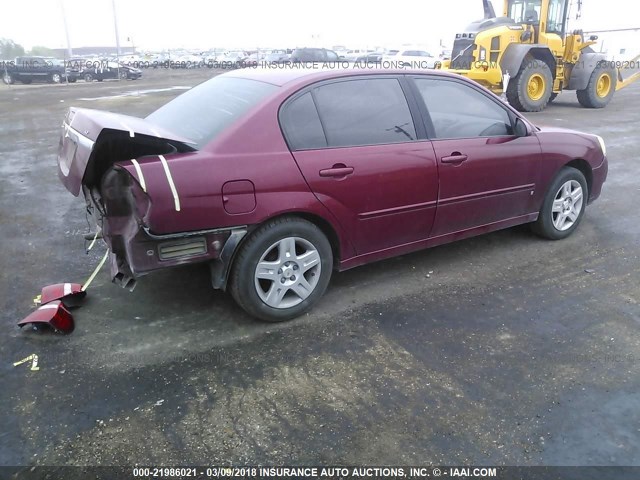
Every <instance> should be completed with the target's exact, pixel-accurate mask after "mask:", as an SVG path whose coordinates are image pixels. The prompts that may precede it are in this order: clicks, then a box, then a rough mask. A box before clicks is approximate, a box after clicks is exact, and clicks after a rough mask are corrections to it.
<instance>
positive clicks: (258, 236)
mask: <svg viewBox="0 0 640 480" xmlns="http://www.w3.org/2000/svg"><path fill="white" fill-rule="evenodd" d="M240 248H241V249H240V252H239V253H238V256H237V258H236V260H235V261H234V263H233V266H232V269H231V277H230V280H229V281H230V290H231V295H232V296H233V298H234V299H235V301H236V302H237V303H238V304H239V305H240V306H241V307H242V308H243V309H244V310H245V311H247V313H249V314H250V315H252V316H254V317H257V318H259V319H261V320H265V321H267V322H281V321H284V320H290V319H292V318H295V317H297V316H299V315H301V314H302V313H304V312H306V311H307V310H309V309H310V308H311V307H312V306H313V305H314V304H315V303H316V302H317V301H318V300H319V299H320V297H322V295H323V294H324V291H325V290H326V288H327V285H328V284H329V279H330V278H331V271H332V269H333V253H332V250H331V244H330V243H329V241H328V240H327V237H326V236H325V235H324V234H323V233H322V231H321V230H320V229H319V228H318V227H317V226H316V225H314V224H313V223H310V222H307V221H306V220H302V219H298V218H289V217H287V218H280V219H276V220H272V221H270V222H268V223H266V224H265V225H263V226H261V227H260V228H258V229H257V230H256V231H255V232H253V233H252V234H251V236H250V237H249V239H248V240H247V241H246V243H244V244H243V245H242V246H241V247H240Z"/></svg>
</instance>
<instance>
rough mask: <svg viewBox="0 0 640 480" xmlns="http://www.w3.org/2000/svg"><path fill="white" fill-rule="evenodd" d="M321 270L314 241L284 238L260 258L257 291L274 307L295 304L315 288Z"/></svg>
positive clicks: (257, 271) (256, 276) (287, 306)
mask: <svg viewBox="0 0 640 480" xmlns="http://www.w3.org/2000/svg"><path fill="white" fill-rule="evenodd" d="M320 269H321V261H320V253H319V252H318V250H317V248H316V247H315V246H314V245H313V244H312V243H311V242H309V241H308V240H305V239H304V238H300V237H287V238H283V239H281V240H278V241H277V242H275V243H274V244H272V245H271V246H270V247H269V248H267V250H266V251H265V252H264V254H263V255H262V256H261V257H260V261H259V262H258V264H257V266H256V271H255V274H254V279H255V288H256V292H257V293H258V296H259V297H260V299H261V300H262V301H263V302H264V303H265V304H267V305H268V306H270V307H272V308H280V309H284V308H291V307H294V306H296V305H298V304H299V303H301V302H303V301H304V300H305V299H306V298H307V297H309V295H311V293H312V292H313V291H314V289H315V288H316V286H317V284H318V280H319V279H320Z"/></svg>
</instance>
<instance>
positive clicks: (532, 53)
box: [436, 0, 640, 112]
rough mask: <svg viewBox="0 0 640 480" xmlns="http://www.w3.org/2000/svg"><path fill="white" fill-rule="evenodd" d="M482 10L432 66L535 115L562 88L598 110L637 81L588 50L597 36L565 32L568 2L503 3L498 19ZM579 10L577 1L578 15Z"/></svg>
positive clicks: (509, 0) (516, 0)
mask: <svg viewBox="0 0 640 480" xmlns="http://www.w3.org/2000/svg"><path fill="white" fill-rule="evenodd" d="M483 6H484V13H485V15H484V16H485V18H484V19H483V20H479V21H477V22H473V23H472V24H471V25H469V26H468V27H467V28H466V30H465V31H464V32H462V33H458V34H456V38H455V41H454V44H453V51H452V53H451V60H447V61H445V62H443V63H442V64H441V65H439V66H437V67H436V68H442V69H443V70H449V71H451V72H454V73H458V74H460V75H464V76H465V77H468V78H471V79H473V80H475V81H477V82H478V83H480V84H482V85H484V86H485V87H487V88H489V89H490V90H492V91H493V92H494V93H497V94H503V95H505V96H506V98H507V100H508V101H509V103H510V104H511V105H512V106H514V107H515V108H517V109H518V110H520V111H523V112H539V111H541V110H543V109H544V108H545V107H546V106H547V104H548V103H549V102H552V101H553V99H554V98H555V97H556V96H557V95H558V94H559V93H560V92H562V91H563V90H575V91H576V92H577V96H578V101H579V102H580V104H581V105H582V106H584V107H587V108H603V107H605V106H606V105H607V104H608V103H609V101H611V98H612V97H613V94H614V93H615V92H616V91H617V90H620V89H621V88H624V87H626V86H627V85H629V84H630V83H632V82H634V81H635V80H638V78H640V73H635V74H633V75H631V76H630V77H629V78H627V79H626V80H623V78H622V74H621V73H620V71H619V70H618V69H616V68H615V65H614V64H613V62H609V61H607V58H606V56H605V55H604V54H602V53H596V52H595V51H594V50H593V49H592V48H591V45H593V44H595V43H596V40H597V39H598V37H596V36H590V37H589V38H588V39H587V40H585V38H584V34H583V32H582V31H580V30H576V31H573V32H571V33H568V32H567V24H568V20H569V16H570V15H571V12H570V9H571V8H572V7H574V5H572V4H571V3H570V0H504V12H503V13H504V16H503V17H496V15H495V12H494V10H493V6H492V4H491V3H490V1H489V0H483ZM581 6H582V0H577V8H578V12H577V14H578V15H579V11H580V8H581ZM637 59H638V57H636V59H634V60H637ZM630 63H634V61H632V62H630Z"/></svg>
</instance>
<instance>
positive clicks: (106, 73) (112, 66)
mask: <svg viewBox="0 0 640 480" xmlns="http://www.w3.org/2000/svg"><path fill="white" fill-rule="evenodd" d="M81 75H82V78H84V81H85V82H93V81H94V80H97V81H98V82H102V81H103V80H108V79H113V78H120V79H122V80H137V79H139V78H140V77H141V76H142V70H140V69H139V68H134V67H130V66H128V65H123V64H118V63H116V62H109V61H106V62H105V61H101V62H94V63H93V64H92V66H90V67H86V68H84V70H82V74H81Z"/></svg>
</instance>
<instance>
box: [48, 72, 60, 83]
mask: <svg viewBox="0 0 640 480" xmlns="http://www.w3.org/2000/svg"><path fill="white" fill-rule="evenodd" d="M49 80H50V81H51V83H60V82H61V81H62V75H60V74H59V73H52V74H51V78H50V79H49Z"/></svg>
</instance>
